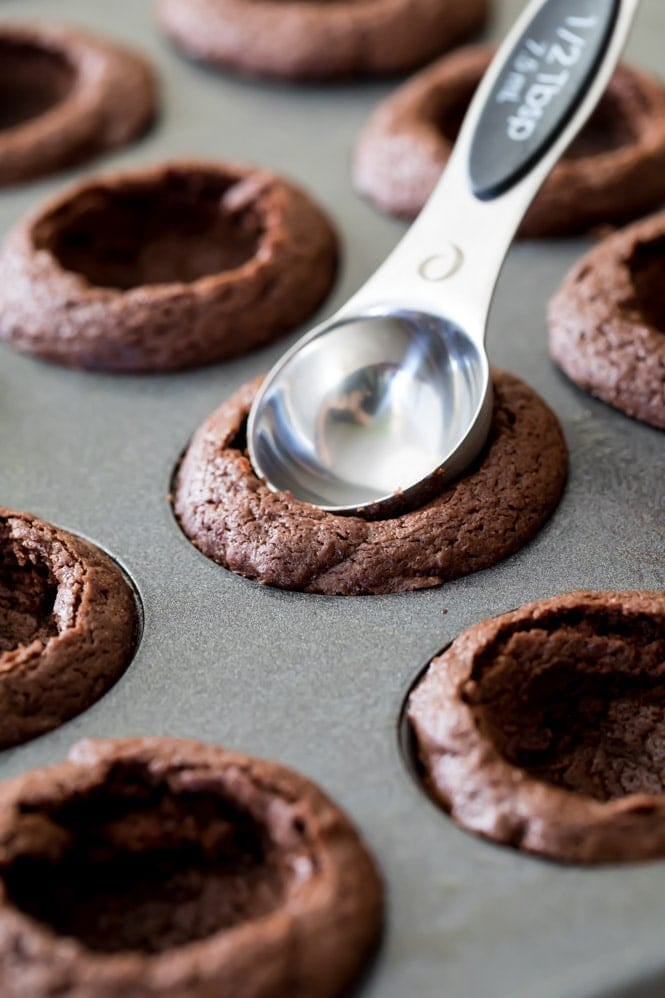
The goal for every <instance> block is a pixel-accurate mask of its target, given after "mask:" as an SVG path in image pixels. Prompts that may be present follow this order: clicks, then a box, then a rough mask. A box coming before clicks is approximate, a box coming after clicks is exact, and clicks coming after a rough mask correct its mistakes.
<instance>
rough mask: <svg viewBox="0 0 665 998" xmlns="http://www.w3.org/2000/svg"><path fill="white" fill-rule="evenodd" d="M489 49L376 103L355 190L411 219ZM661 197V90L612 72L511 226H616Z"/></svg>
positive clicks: (551, 229)
mask: <svg viewBox="0 0 665 998" xmlns="http://www.w3.org/2000/svg"><path fill="white" fill-rule="evenodd" d="M494 52H495V49H494V48H493V47H491V46H481V47H474V48H467V49H463V50H461V51H459V52H455V53H453V54H452V55H449V56H446V57H445V58H443V59H441V60H439V61H438V62H437V63H435V64H434V65H433V66H430V67H429V68H427V69H425V70H423V71H422V72H421V73H419V74H418V75H417V76H415V77H414V78H413V79H411V80H409V81H408V82H407V83H405V84H404V85H403V86H402V87H400V89H399V90H397V91H396V93H395V94H393V95H392V96H390V97H388V99H387V100H386V101H385V102H384V103H383V104H381V105H380V106H379V108H378V110H377V111H376V112H375V113H374V115H373V116H372V118H371V119H370V121H369V124H368V125H367V126H366V128H365V129H364V131H363V133H362V134H361V136H360V139H359V142H358V145H357V148H356V153H355V159H354V167H353V175H354V183H355V186H356V188H357V189H358V191H359V192H360V193H361V194H363V195H365V196H366V197H368V198H369V199H370V200H371V201H373V202H374V203H375V204H376V205H377V206H378V207H379V208H381V209H382V210H383V211H386V212H388V213H389V214H393V215H399V216H402V217H405V218H413V217H414V216H415V215H417V214H418V212H419V211H420V209H421V208H422V207H423V205H424V204H425V202H426V200H427V198H428V197H429V195H430V194H431V193H432V191H433V189H434V187H435V185H436V183H437V181H438V179H439V177H440V175H441V172H442V170H443V168H444V166H445V164H446V163H447V161H448V158H449V156H450V153H451V151H452V148H453V144H454V142H455V140H456V138H457V135H458V132H459V129H460V126H461V124H462V121H463V119H464V115H465V113H466V110H467V108H468V106H469V104H470V102H471V98H472V96H473V94H474V92H475V90H476V87H477V86H478V84H479V82H480V80H481V78H482V76H483V75H484V73H485V70H486V69H487V67H488V66H489V64H490V61H491V59H492V56H493V55H494ZM664 200H665V86H663V85H662V84H661V83H660V82H659V81H657V80H655V79H653V78H652V77H650V76H647V75H646V74H645V73H643V72H641V71H638V70H636V69H633V68H631V67H629V66H625V65H623V66H621V67H620V68H619V69H618V70H617V71H616V73H615V75H614V77H613V79H612V80H611V82H610V84H609V87H608V89H607V91H606V93H605V95H604V97H603V98H602V99H601V101H600V103H599V105H598V107H597V108H596V111H595V112H594V114H593V115H592V117H591V118H590V119H589V121H588V122H587V124H586V126H585V128H584V129H583V130H582V132H581V133H580V134H579V135H578V137H577V138H576V139H575V140H574V142H573V143H572V145H571V146H570V148H569V149H568V151H567V153H566V154H565V155H564V157H563V158H562V159H561V160H560V161H559V163H558V164H557V165H556V166H555V167H554V170H553V171H552V173H551V174H550V176H549V177H548V179H547V180H546V181H545V183H544V185H543V187H542V188H541V190H540V192H539V194H538V196H537V197H536V200H535V201H534V203H533V204H532V205H531V207H530V209H529V211H528V213H527V215H526V218H525V219H524V221H523V223H522V226H521V228H520V235H521V236H523V237H528V238H534V237H542V236H563V235H568V234H571V233H575V232H582V231H584V230H586V229H590V228H592V227H596V226H599V225H606V224H608V223H614V222H623V221H626V220H628V219H630V218H634V217H636V216H638V215H640V214H644V213H645V212H646V211H650V210H652V209H653V208H655V207H657V206H658V205H659V204H661V203H662V202H663V201H664Z"/></svg>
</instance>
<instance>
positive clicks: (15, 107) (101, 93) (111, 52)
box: [0, 22, 157, 184]
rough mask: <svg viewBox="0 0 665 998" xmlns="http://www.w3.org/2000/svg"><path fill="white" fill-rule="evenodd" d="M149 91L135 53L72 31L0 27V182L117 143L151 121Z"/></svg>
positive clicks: (151, 83)
mask: <svg viewBox="0 0 665 998" xmlns="http://www.w3.org/2000/svg"><path fill="white" fill-rule="evenodd" d="M156 104H157V88H156V82H155V78H154V75H153V72H152V70H151V68H150V66H149V64H148V62H147V61H146V60H145V59H144V58H143V57H142V56H140V55H138V54H137V53H136V52H133V51H131V50H130V49H127V48H125V47H123V46H121V45H118V44H117V43H115V42H111V41H110V40H108V39H104V38H97V37H95V36H93V35H90V34H87V33H85V32H83V31H79V30H78V29H74V28H70V27H60V26H57V25H52V24H44V23H42V22H39V23H34V24H9V23H7V22H5V23H3V24H2V25H0V184H11V183H15V182H18V181H21V180H27V179H29V178H30V177H37V176H41V175H42V174H45V173H52V172H53V171H54V170H58V169H61V168H62V167H65V166H69V165H70V164H72V163H78V162H80V161H81V160H85V159H91V158H92V157H94V156H96V155H98V154H100V153H102V152H104V151H105V150H107V149H113V148H115V147H116V146H120V145H125V143H127V142H129V141H130V140H131V139H133V138H135V137H137V136H138V135H140V134H141V133H142V132H144V131H145V129H146V128H147V127H148V125H149V124H150V122H151V121H152V119H153V118H154V115H155V111H156Z"/></svg>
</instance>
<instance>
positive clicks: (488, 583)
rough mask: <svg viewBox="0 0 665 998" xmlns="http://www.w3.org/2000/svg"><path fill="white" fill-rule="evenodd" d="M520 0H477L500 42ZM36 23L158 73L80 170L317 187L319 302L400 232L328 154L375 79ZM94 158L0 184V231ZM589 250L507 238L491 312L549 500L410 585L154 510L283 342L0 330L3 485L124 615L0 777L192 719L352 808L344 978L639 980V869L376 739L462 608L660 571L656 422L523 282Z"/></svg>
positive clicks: (117, 10) (530, 986)
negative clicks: (223, 404) (533, 847)
mask: <svg viewBox="0 0 665 998" xmlns="http://www.w3.org/2000/svg"><path fill="white" fill-rule="evenodd" d="M521 6H522V5H521V3H520V2H519V0H497V7H498V8H499V14H498V16H497V18H496V19H495V23H494V28H493V32H494V34H495V35H496V36H497V37H498V36H499V35H500V34H501V33H503V31H505V29H506V28H507V27H508V25H509V23H510V22H511V20H512V19H513V18H514V17H515V15H516V14H517V12H518V10H519V9H520V8H521ZM2 13H3V14H4V15H5V16H7V17H16V18H20V19H21V20H27V19H29V18H44V19H46V18H48V17H52V16H53V12H52V10H51V5H50V4H49V3H48V2H47V0H23V2H22V3H21V4H20V5H19V4H7V3H6V4H4V5H3V10H2ZM58 17H59V18H62V19H63V20H64V19H67V20H68V21H71V22H72V23H77V24H81V25H83V26H86V27H90V28H93V29H96V30H98V31H99V32H105V33H108V34H109V35H111V36H115V37H117V38H119V39H120V40H126V41H131V42H132V43H133V44H135V45H136V46H137V47H139V48H141V49H143V50H144V51H145V52H146V53H147V54H148V55H149V56H151V57H152V59H153V60H154V61H155V63H156V64H157V65H158V67H159V69H160V72H161V76H162V87H163V102H164V103H163V114H162V118H161V120H160V123H159V125H158V127H157V128H156V129H155V130H154V131H153V132H152V133H151V134H150V135H148V136H147V137H146V138H145V139H143V140H142V141H141V142H140V143H139V144H138V145H136V146H133V147H132V148H131V149H127V150H123V151H122V152H119V153H116V154H114V155H112V156H109V157H107V158H105V159H104V160H103V162H102V164H101V167H103V168H104V169H107V168H108V169H112V168H114V167H115V166H118V167H120V166H123V167H124V166H130V165H139V164H143V163H147V162H154V161H157V160H158V159H163V158H166V157H175V156H183V157H184V156H192V155H196V156H203V157H215V156H219V157H222V158H229V159H235V160H243V161H249V162H252V161H253V162H257V163H261V164H264V165H266V166H269V167H271V168H273V169H275V170H277V171H280V172H283V173H284V174H286V175H287V176H291V177H292V178H293V179H294V180H296V181H297V182H300V183H301V184H303V185H304V186H305V187H306V188H308V189H309V190H310V191H311V192H312V193H313V194H314V195H315V196H316V197H318V198H319V199H320V200H321V202H322V204H323V205H324V206H325V207H327V208H328V210H329V212H330V214H331V215H332V217H333V218H334V219H335V221H336V224H337V226H338V228H339V230H340V233H341V236H342V240H343V246H344V252H345V257H344V261H343V266H342V271H341V274H340V278H339V280H338V284H337V287H336V290H335V293H334V295H333V297H332V298H331V299H330V301H329V302H328V304H327V306H326V307H325V308H324V310H322V312H321V315H324V314H328V312H329V311H332V309H333V308H334V307H335V306H336V305H340V304H341V303H342V302H343V301H344V300H345V298H346V297H348V295H349V294H350V293H351V292H352V291H353V290H354V289H355V288H356V287H358V286H359V284H360V283H361V282H362V280H363V279H364V278H365V277H366V276H368V275H369V273H370V272H371V271H372V269H373V268H374V266H375V265H376V264H378V263H379V262H380V260H381V259H382V258H383V257H384V256H385V255H386V253H387V252H388V250H389V249H390V248H391V247H392V246H393V245H394V244H395V242H396V241H397V239H398V238H399V235H400V234H401V232H402V231H403V225H401V224H400V223H397V222H394V221H390V220H387V219H385V218H382V217H381V216H380V215H379V214H378V213H377V212H375V211H374V210H373V209H372V208H371V207H369V206H368V205H365V204H363V202H362V201H361V200H360V199H359V198H358V197H357V196H356V195H354V194H353V192H352V186H351V178H350V171H349V163H348V159H349V155H350V152H351V149H352V146H353V143H354V141H355V138H356V136H357V134H358V132H359V130H360V128H361V127H362V125H363V124H364V123H365V121H366V120H367V117H368V115H369V113H370V111H371V110H372V108H373V107H374V106H375V105H376V103H377V102H378V101H379V100H380V99H381V98H383V97H384V96H385V95H386V94H387V93H388V92H389V91H390V90H391V89H392V87H393V86H394V85H395V84H394V82H386V83H380V84H379V83H362V84H357V85H343V86H329V87H325V88H323V87H304V88H295V87H292V86H280V85H275V84H270V85H267V84H265V83H257V82H248V81H242V80H239V79H237V78H234V77H232V76H226V75H221V74H220V75H218V74H215V73H212V72H211V71H209V70H205V69H203V68H200V67H197V66H194V65H191V64H188V63H187V62H185V61H183V60H181V59H180V58H179V57H177V56H176V55H175V54H174V53H172V52H171V51H170V50H169V48H168V46H167V44H166V43H165V42H164V41H163V39H162V38H160V36H159V33H158V31H157V30H156V27H155V25H154V22H153V12H152V10H151V4H149V3H145V4H140V5H139V4H136V3H134V2H132V0H117V2H116V3H114V4H112V5H111V4H107V5H101V4H94V5H91V4H89V3H88V2H86V0H61V3H60V4H59V5H58ZM664 33H665V8H663V7H662V5H661V4H660V2H659V0H644V3H643V5H642V9H641V12H640V15H639V19H638V24H637V27H636V29H635V33H634V36H633V40H632V42H631V45H630V46H629V50H628V58H629V59H631V60H632V61H634V62H635V63H636V64H638V65H640V64H641V65H644V66H646V67H647V68H649V67H650V68H652V69H654V70H656V71H657V70H658V69H659V68H662V66H661V61H662V60H661V47H662V38H663V36H664ZM99 168H100V164H95V167H94V169H95V171H96V170H98V169H99ZM92 172H93V171H92V170H91V169H86V170H78V171H70V172H69V173H68V174H66V175H61V176H59V177H55V178H49V180H48V181H41V182H38V183H33V184H30V185H26V186H24V187H21V188H17V189H13V190H12V191H11V192H5V193H3V194H2V195H1V196H0V229H1V231H2V233H3V234H4V233H5V232H6V231H7V230H8V229H9V227H10V225H11V224H13V223H14V222H15V221H16V220H17V219H18V218H19V217H22V216H23V215H24V214H25V213H26V211H27V210H28V209H30V208H32V207H34V206H35V205H36V204H37V202H38V201H39V200H41V199H42V198H43V197H45V196H46V195H47V194H51V193H55V192H56V191H58V190H59V189H60V188H61V187H62V186H64V184H65V183H66V182H68V181H69V180H72V179H74V178H75V177H77V176H79V177H80V176H85V175H89V174H90V173H92ZM587 247H588V243H587V242H585V241H582V240H577V241H568V242H561V243H552V242H550V243H543V244H537V245H536V244H530V243H524V244H522V245H520V246H518V247H517V248H516V249H515V250H514V251H513V252H512V254H511V256H510V258H509V260H508V263H507V265H506V269H505V272H504V276H503V278H502V281H501V285H500V288H499V291H498V294H497V299H496V303H495V307H494V310H493V315H492V318H491V322H490V333H489V353H490V357H491V359H492V361H493V362H494V363H496V364H498V365H500V366H503V367H505V368H507V369H508V370H511V371H514V372H515V373H516V374H518V375H519V376H520V377H523V378H524V379H525V380H526V381H528V382H529V384H531V385H532V386H533V387H534V388H535V389H536V390H537V391H538V392H539V393H540V394H541V395H542V396H543V397H544V398H545V400H546V401H547V402H548V403H549V404H550V405H551V406H552V407H553V408H554V410H555V411H556V412H557V414H558V415H559V418H560V419H561V422H562V425H563V428H564V431H565V434H566V437H567V440H568V444H569V447H570V456H571V469H570V479H569V484H568V488H567V491H566V493H565V494H564V498H563V501H562V504H561V506H560V507H559V509H558V511H557V512H556V513H555V514H554V517H553V518H552V520H551V521H550V523H549V524H548V525H547V526H546V527H545V529H544V530H543V531H542V533H541V534H539V535H538V536H537V537H536V539H535V541H534V542H532V543H531V544H530V545H529V546H528V547H527V548H525V549H523V550H522V551H521V552H519V553H518V554H516V555H515V556H513V557H512V558H510V559H509V560H507V561H505V562H503V563H502V564H500V565H498V566H497V567H496V568H493V569H491V570H488V571H484V572H481V573H478V574H476V575H472V576H469V577H467V578H466V579H462V580H461V581H458V582H455V583H452V584H449V585H447V586H445V587H443V588H442V589H433V590H429V591H425V592H419V593H412V594H405V595H397V596H394V595H393V596H385V597H351V598H330V597H319V596H309V595H303V594H294V593H289V592H281V591H278V590H273V589H268V588H263V587H260V586H258V585H256V584H255V583H252V582H248V581H246V580H244V579H241V578H238V577H236V576H234V575H232V574H230V573H228V572H226V571H224V570H223V569H221V568H219V567H218V566H216V565H215V564H213V563H212V562H209V561H207V560H206V559H205V558H204V557H203V556H202V555H200V554H199V553H198V552H197V551H196V550H195V549H194V548H193V547H192V546H191V545H190V543H189V542H188V541H187V539H186V538H185V537H184V536H183V535H182V534H181V532H180V530H179V528H178V526H177V525H176V523H175V521H174V519H173V517H172V514H171V511H170V508H169V505H168V502H167V493H168V489H169V482H170V478H171V474H172V471H173V468H174V466H175V464H176V462H177V460H178V457H179V454H180V453H181V451H182V449H183V447H184V446H185V444H186V443H187V440H188V438H189V437H190V435H191V434H192V433H193V432H194V430H195V428H196V427H197V426H198V425H199V424H200V423H201V421H202V420H203V419H204V418H205V417H206V416H207V414H208V413H210V412H211V411H212V410H213V409H214V408H215V407H216V405H218V404H219V402H220V401H221V400H222V399H223V398H225V397H227V396H229V395H230V394H231V393H232V392H233V391H234V390H235V389H236V388H237V387H239V386H240V385H241V384H242V383H244V382H245V381H247V380H249V378H251V377H253V376H254V375H255V374H258V373H260V372H261V371H263V370H265V369H266V368H267V367H269V365H270V364H271V363H272V362H273V361H274V360H275V359H276V358H277V357H278V356H279V355H280V353H281V351H282V350H283V349H284V347H285V346H286V345H287V343H288V342H290V341H289V340H286V341H282V343H277V344H274V345H272V346H271V347H270V348H268V349H264V350H262V351H260V352H257V353H254V354H251V355H248V356H247V357H244V358H242V359H239V360H235V361H232V362H229V363H228V364H226V365H224V366H218V367H211V368H207V369H203V370H198V371H194V372H190V373H186V374H173V375H168V376H167V375H154V376H140V377H139V376H113V375H100V374H90V373H80V372H76V371H69V370H65V369H63V368H59V367H56V366H54V365H47V364H44V363H40V362H38V361H35V360H33V359H31V358H28V357H21V356H18V355H16V354H14V353H13V352H12V351H11V350H9V349H8V348H2V350H1V352H0V357H1V363H0V469H1V471H0V483H1V498H2V502H3V504H4V505H6V506H8V507H10V508H12V509H16V510H21V509H28V510H31V511H33V512H35V513H36V514H38V515H39V516H42V517H45V518H46V519H49V520H51V521H53V522H55V523H57V524H59V525H60V526H63V527H65V528H67V529H69V530H72V531H74V532H76V533H80V534H83V535H86V536H88V537H89V538H90V539H91V540H93V541H94V542H95V543H97V544H99V545H101V546H102V547H104V548H105V549H106V550H108V551H109V552H110V553H111V554H113V555H114V556H115V557H116V558H117V559H118V560H119V562H120V563H121V565H122V566H123V567H124V568H125V569H126V571H127V572H128V573H129V575H130V577H131V578H132V579H133V581H134V583H135V584H136V586H137V588H138V590H139V593H140V596H141V600H142V602H143V606H144V611H145V628H144V632H143V637H142V641H141V644H140V647H139V649H138V652H137V655H136V657H135V659H134V661H133V662H132V664H131V665H130V667H129V669H128V671H127V672H126V673H125V675H124V676H123V677H122V678H121V680H120V681H119V682H118V683H117V684H116V686H115V687H114V688H113V689H112V690H111V691H110V692H109V693H108V694H107V695H106V696H104V697H103V698H102V700H101V701H100V702H98V703H97V704H96V705H95V706H93V707H92V708H91V709H90V710H88V711H87V712H86V713H85V714H83V715H82V716H80V717H79V718H77V719H75V720H74V721H72V722H69V723H68V724H66V725H64V726H63V727H62V728H60V729H59V730H57V731H55V732H52V733H51V734H48V735H45V736H43V737H41V738H39V739H37V740H36V741H34V742H31V743H30V744H28V745H26V746H23V747H21V748H17V749H14V750H10V751H6V752H4V753H2V755H1V756H0V777H1V778H6V777H9V776H11V775H14V774H17V773H20V772H23V771H26V770H28V769H31V768H34V767H36V766H41V765H44V764H47V763H49V762H55V761H58V760H60V759H63V758H64V757H65V755H66V753H67V751H68V749H69V747H70V746H71V745H72V744H73V743H74V742H75V741H76V740H77V739H78V738H80V737H82V736H86V735H91V736H92V735H97V736H120V735H149V734H154V735H179V736H182V737H196V738H200V739H204V740H208V741H211V742H215V743H218V744H222V745H224V746H226V747H229V748H232V749H237V750H239V751H243V752H248V753H251V754H254V755H263V756H266V757H269V758H273V759H275V760H277V761H279V762H281V763H284V764H286V765H289V766H293V767H295V768H296V769H299V770H300V771H301V772H303V773H304V774H305V775H307V776H308V777H310V778H312V779H313V780H315V781H316V782H318V783H319V784H320V785H321V786H322V787H323V788H324V789H325V790H326V791H327V792H328V793H330V794H331V795H332V796H333V797H334V798H335V800H336V801H338V802H339V804H340V805H341V806H342V807H344V808H345V809H346V810H347V811H348V812H349V814H350V815H351V816H352V817H353V819H354V821H356V822H357V824H358V825H359V827H360V829H361V831H362V833H363V835H364V837H365V839H366V841H367V843H368V845H369V846H370V848H372V850H373V852H374V854H375V855H376V857H377V859H378V861H379V863H380V865H381V868H382V871H383V873H384V876H385V878H386V881H387V884H388V886H389V912H388V928H387V933H386V939H385V942H384V946H383V949H382V952H381V954H380V956H379V959H378V961H377V964H376V966H375V968H374V970H373V972H372V973H371V974H370V975H369V977H368V978H367V980H366V982H365V983H364V986H363V988H362V994H363V996H367V998H369V996H373V998H379V996H380V998H404V995H408V994H414V995H418V996H419V998H435V996H436V998H438V996H440V995H441V994H445V995H446V996H448V998H458V996H459V998H461V996H469V995H473V996H474V998H475V996H478V998H483V996H489V995H496V994H501V995H510V996H511V998H522V996H523V998H573V996H575V998H582V996H592V995H594V996H595V995H613V996H618V995H635V996H636V995H641V996H644V995H650V994H653V995H657V994H661V993H662V990H663V988H665V958H663V953H662V921H663V917H664V915H665V900H664V896H665V866H664V865H663V864H662V863H649V864H645V865H636V866H628V867H621V868H612V867H604V868H600V869H593V870H590V869H585V868H580V867H561V866H557V865H554V864H551V863H546V862H542V861H540V860H536V859H531V858H528V857H526V856H523V855H520V854H517V853H515V852H513V851H511V850H509V849H504V848H500V847H497V846H493V845H490V844H487V843H485V842H482V841H480V840H477V839H475V838H473V837H472V836H469V835H466V834H464V833H463V832H461V831H459V830H458V829H456V828H455V827H454V826H453V825H452V823H451V822H449V820H448V819H447V818H446V817H445V816H444V815H443V814H442V813H441V812H440V811H438V810H437V809H436V808H435V807H434V806H433V805H432V803H431V802H430V801H429V800H428V799H427V798H426V797H425V796H424V794H423V793H422V791H421V790H420V789H419V788H418V787H417V786H416V784H415V782H414V781H413V780H412V778H411V775H410V774H409V772H408V771H407V768H406V766H405V764H404V761H403V758H402V756H401V753H400V749H399V742H398V723H399V716H400V709H401V705H402V702H403V699H404V697H405V695H406V692H407V690H408V688H409V686H410V685H411V683H412V681H413V679H414V678H415V676H416V674H417V673H418V671H419V669H420V668H421V667H422V666H423V665H424V663H425V662H426V661H427V660H429V658H431V657H432V655H433V654H434V653H435V652H436V651H437V650H438V649H439V648H441V647H442V646H443V645H445V644H446V643H448V642H449V641H450V640H451V639H452V638H453V637H454V636H455V635H456V634H458V633H459V632H460V631H461V630H463V629H464V628H465V627H467V626H469V625H470V624H472V623H474V622H475V621H478V620H481V619H483V618H485V617H488V616H491V615H493V614H496V613H500V612H502V611H505V610H508V609H511V608H513V607H516V606H519V605H521V604H522V603H525V602H527V601H529V600H532V599H538V598H541V597H545V596H550V595H553V594H556V593H559V592H563V591H566V590H568V589H572V588H576V587H581V588H598V589H601V588H614V589H633V588H647V589H662V588H665V536H664V532H663V529H662V523H663V512H664V509H663V507H664V499H663V485H662V466H663V460H662V455H663V435H662V433H661V432H659V431H657V430H654V429H651V428H649V427H646V426H641V425H639V424H637V423H635V422H633V421H632V420H629V419H627V418H626V417H624V416H622V415H621V414H619V413H617V412H614V411H613V410H611V409H610V408H608V407H607V406H605V405H603V404H602V403H600V402H596V401H594V400H592V399H590V398H589V397H587V396H586V395H584V394H583V393H582V392H580V391H578V390H577V389H575V388H574V387H573V386H572V385H570V384H569V383H568V382H567V381H566V380H565V379H564V378H563V377H562V376H561V375H560V374H559V373H558V372H557V371H556V370H555V369H554V367H553V365H552V364H551V363H550V361H549V360H548V357H547V335H546V321H545V303H546V300H547V299H548V298H549V297H550V296H551V294H552V293H553V292H554V291H555V289H556V288H557V287H558V285H559V283H560V281H561V279H562V277H563V275H564V274H565V272H566V271H567V269H568V268H569V267H570V266H571V265H572V263H573V262H574V261H575V260H576V259H577V258H578V257H579V256H580V255H581V254H582V252H584V250H585V249H586V248H587Z"/></svg>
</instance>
